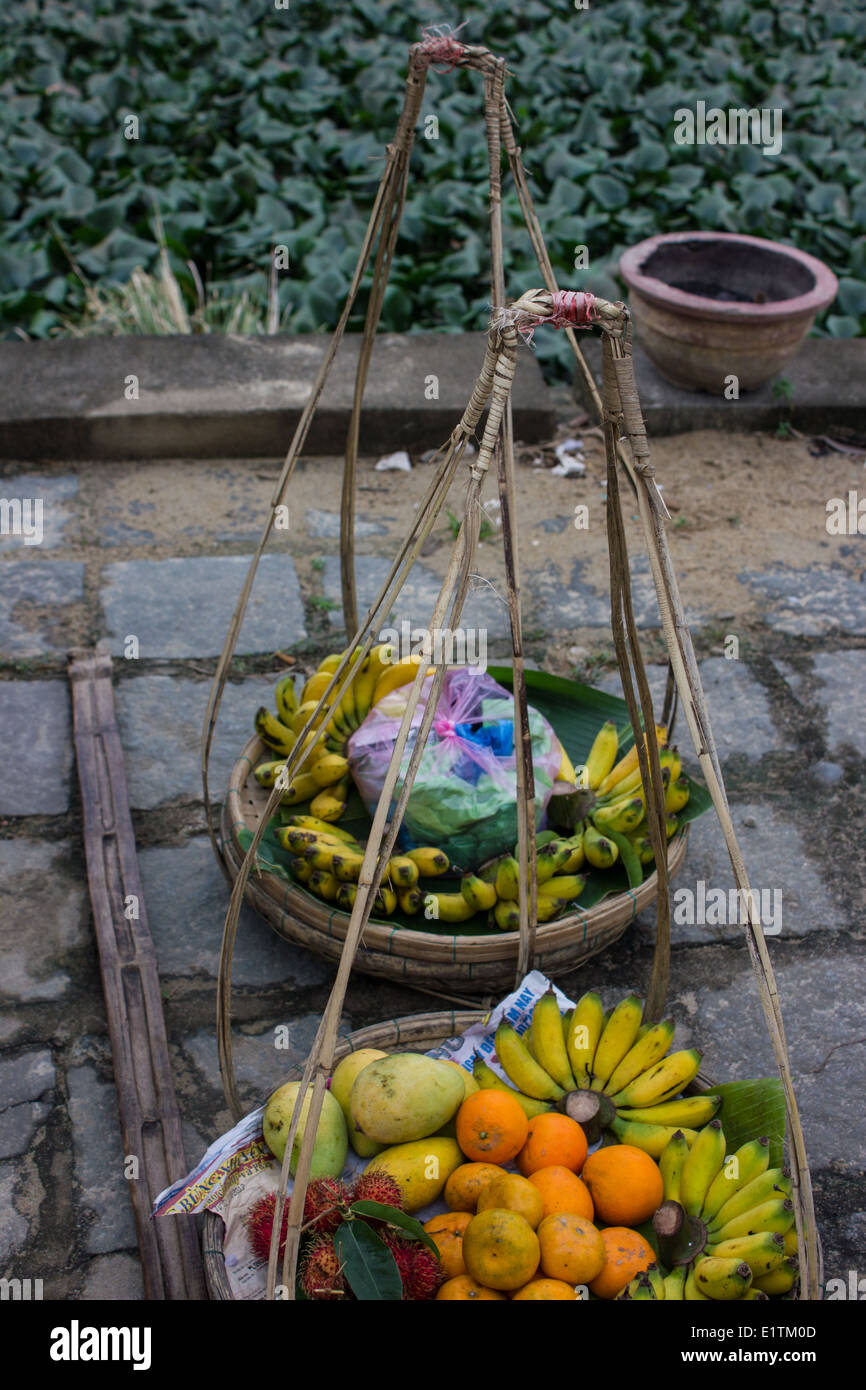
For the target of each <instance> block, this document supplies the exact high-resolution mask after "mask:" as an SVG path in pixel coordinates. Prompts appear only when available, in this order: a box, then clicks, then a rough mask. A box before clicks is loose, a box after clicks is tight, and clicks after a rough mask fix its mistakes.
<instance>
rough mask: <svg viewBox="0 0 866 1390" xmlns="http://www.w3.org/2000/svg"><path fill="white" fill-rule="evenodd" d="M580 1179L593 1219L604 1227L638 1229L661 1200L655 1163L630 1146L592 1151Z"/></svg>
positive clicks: (659, 1181) (661, 1182)
mask: <svg viewBox="0 0 866 1390" xmlns="http://www.w3.org/2000/svg"><path fill="white" fill-rule="evenodd" d="M582 1177H583V1181H584V1182H585V1183H586V1185H587V1187H588V1188H589V1192H590V1196H591V1197H592V1205H593V1206H594V1207H595V1214H596V1217H597V1218H598V1220H599V1221H600V1222H603V1223H604V1224H605V1225H609V1226H639V1225H640V1223H641V1222H642V1221H649V1219H650V1217H651V1216H652V1214H653V1212H654V1211H656V1209H657V1208H658V1207H660V1206H661V1204H662V1202H663V1201H664V1195H665V1190H664V1183H663V1181H662V1175H661V1173H660V1171H659V1166H658V1164H657V1163H656V1162H655V1160H654V1159H652V1158H650V1156H649V1154H646V1153H644V1151H643V1149H636V1148H635V1147H634V1145H633V1144H610V1145H609V1146H608V1147H607V1148H603V1149H596V1151H595V1153H594V1154H590V1156H589V1158H588V1159H587V1160H586V1163H585V1164H584V1165H583V1174H582Z"/></svg>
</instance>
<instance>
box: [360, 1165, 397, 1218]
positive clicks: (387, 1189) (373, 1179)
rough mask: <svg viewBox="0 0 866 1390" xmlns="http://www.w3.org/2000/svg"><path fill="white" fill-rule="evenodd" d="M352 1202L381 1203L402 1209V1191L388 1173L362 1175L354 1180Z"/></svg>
mask: <svg viewBox="0 0 866 1390" xmlns="http://www.w3.org/2000/svg"><path fill="white" fill-rule="evenodd" d="M352 1201H353V1202H382V1203H384V1205H385V1206H388V1207H399V1208H400V1210H402V1208H403V1189H402V1187H401V1186H400V1184H399V1183H398V1182H397V1180H396V1178H392V1177H391V1176H390V1174H388V1173H376V1172H373V1173H362V1174H361V1175H360V1177H358V1178H356V1179H355V1186H354V1188H353V1189H352Z"/></svg>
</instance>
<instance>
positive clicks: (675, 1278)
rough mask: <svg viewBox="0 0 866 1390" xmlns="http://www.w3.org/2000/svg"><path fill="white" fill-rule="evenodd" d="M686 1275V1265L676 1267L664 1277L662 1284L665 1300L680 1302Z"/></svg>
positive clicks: (682, 1296) (683, 1294)
mask: <svg viewBox="0 0 866 1390" xmlns="http://www.w3.org/2000/svg"><path fill="white" fill-rule="evenodd" d="M686 1273H687V1266H686V1265H677V1266H676V1267H675V1268H674V1269H672V1270H671V1272H670V1274H666V1275H665V1280H664V1284H665V1298H666V1299H670V1300H673V1299H679V1300H680V1301H682V1299H683V1298H684V1296H685V1293H684V1291H685V1283H686Z"/></svg>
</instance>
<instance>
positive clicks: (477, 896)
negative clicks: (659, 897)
mask: <svg viewBox="0 0 866 1390" xmlns="http://www.w3.org/2000/svg"><path fill="white" fill-rule="evenodd" d="M391 655H392V652H391V648H390V646H389V645H388V644H386V643H383V644H380V645H379V646H377V647H374V648H373V649H372V651H371V652H370V653H369V655H368V656H367V657H366V658H365V659H364V660H363V661H361V662H360V663H359V664H358V671H357V674H356V675H355V677H354V679H353V680H352V683H351V685H350V687H349V689H348V691H347V692H346V694H345V695H344V696H343V697H342V699H341V700H340V702H339V704H338V705H337V706H336V707H331V706H323V708H322V710H321V711H320V712H319V714H318V716H317V717H316V723H315V725H314V727H313V728H312V729H311V730H310V731H309V732H308V733H307V734H306V735H305V736H304V750H303V756H302V758H301V760H300V762H299V763H298V766H297V768H296V769H295V772H294V774H293V776H292V779H291V781H289V780H288V779H287V778H286V776H285V762H284V760H285V758H286V757H287V756H288V755H289V754H290V753H291V752H292V750H293V749H294V747H295V744H296V742H297V739H298V737H299V735H300V734H301V731H302V730H303V728H304V726H305V724H306V723H307V722H308V720H309V719H310V717H311V716H312V715H313V714H314V713H315V709H316V704H317V702H318V701H319V700H320V699H321V697H322V696H323V695H324V692H325V690H326V689H327V686H328V684H329V682H330V680H331V678H332V675H333V673H334V671H335V670H336V668H337V666H338V665H339V663H340V661H341V660H342V657H343V654H342V653H334V654H332V655H331V656H328V657H326V658H325V660H324V661H323V662H322V663H321V665H320V667H319V669H318V671H317V672H316V673H315V675H313V676H311V677H310V678H309V680H308V681H307V682H306V684H305V685H304V686H303V689H302V691H301V695H300V699H299V698H298V695H297V691H296V688H295V684H294V681H293V679H292V677H291V676H289V675H287V676H284V677H283V678H282V680H280V682H279V683H278V685H277V687H276V691H275V701H276V708H277V713H278V716H279V717H275V716H274V715H273V714H272V713H271V712H270V711H269V710H267V709H266V708H265V707H264V706H263V707H262V708H260V709H259V710H258V712H257V714H256V719H255V727H256V732H257V733H258V735H259V737H260V738H261V740H262V742H263V743H265V744H266V745H267V746H268V747H269V748H270V749H271V750H272V751H273V752H274V753H276V754H278V755H281V756H279V757H277V758H275V759H271V760H268V761H266V762H262V763H260V764H259V765H258V766H257V767H256V768H255V769H254V775H255V778H256V780H257V782H258V783H259V785H260V786H262V787H264V788H268V789H270V788H272V787H273V786H275V785H279V784H280V779H282V782H283V783H284V785H283V786H282V796H281V810H280V813H279V824H275V827H274V829H275V834H276V838H277V839H278V841H279V843H280V845H281V846H282V848H283V849H284V850H286V851H287V852H288V854H289V855H290V859H289V861H288V870H289V872H290V874H291V876H292V877H293V878H294V879H295V880H296V881H297V882H298V883H301V884H303V886H304V887H305V888H307V889H308V891H310V892H311V893H313V894H315V895H316V896H317V897H319V898H321V899H323V901H325V902H329V903H334V904H335V905H336V906H337V907H339V908H340V909H342V910H343V911H347V912H348V911H351V908H352V905H353V903H354V899H355V893H356V887H355V885H356V884H357V882H358V878H359V874H360V870H361V865H362V861H363V856H364V851H365V848H366V845H365V842H364V841H363V840H361V839H358V838H357V837H356V836H354V835H352V834H350V833H349V831H347V830H344V829H342V828H340V827H339V826H337V824H336V822H337V821H338V820H339V819H340V818H341V817H342V816H343V814H344V812H345V810H346V807H347V804H348V800H349V794H350V790H351V785H352V781H351V776H350V767H349V760H348V757H347V751H348V749H347V744H348V739H349V738H350V737H351V735H352V733H353V732H354V731H355V730H356V729H358V728H359V727H360V725H361V724H362V723H363V721H364V719H365V718H366V716H367V714H368V713H369V712H370V710H371V709H374V708H376V707H379V708H381V709H388V708H390V706H389V701H390V702H391V703H392V704H393V702H394V701H395V700H397V703H398V705H400V708H402V704H401V701H400V698H399V692H400V690H401V688H402V687H403V686H405V685H408V684H409V683H410V682H411V681H412V680H413V679H414V677H415V675H416V673H417V670H418V665H419V663H420V662H421V661H422V658H421V657H410V658H408V659H406V660H403V661H392V660H391ZM430 673H432V668H430V670H429V672H428V674H430ZM396 712H397V707H396V706H395V714H396ZM656 737H657V740H658V742H659V745H660V762H661V767H662V777H663V780H664V783H665V806H666V811H667V835H668V838H670V836H671V835H673V834H674V832H675V831H676V829H677V828H678V824H679V822H678V812H680V811H681V810H682V809H683V807H684V806H685V804H686V803H687V801H688V799H689V790H690V789H689V783H688V781H687V779H686V778H684V777H682V775H681V774H682V766H681V763H680V759H679V756H678V754H677V751H676V749H675V748H667V747H665V746H664V744H665V738H666V731H665V730H664V729H663V728H660V727H657V728H656ZM618 748H619V738H618V734H617V730H616V726H615V725H614V724H613V723H612V722H610V721H608V722H606V723H605V724H603V725H602V727H601V728H600V729H599V731H598V734H597V735H596V738H595V740H594V742H593V745H592V749H591V751H590V754H589V757H588V759H587V761H586V764H585V766H584V767H583V768H581V769H580V772H579V773H578V772H576V771H575V769H574V767H573V765H572V763H571V760H570V759H569V757H568V754H567V753H566V752H565V750H564V749H562V748H560V750H559V752H560V753H561V763H560V767H559V772H558V776H557V780H556V783H555V785H554V795H553V796H552V797H551V800H550V803H549V808H548V816H549V820H550V823H551V824H552V825H559V826H566V827H567V833H566V831H564V830H563V831H560V832H558V831H557V830H555V829H548V830H545V831H542V832H540V833H539V834H538V835H537V838H536V849H537V859H536V881H537V889H538V893H537V897H538V909H537V920H538V921H539V922H549V921H551V920H553V919H554V918H556V917H559V916H562V915H564V914H566V913H567V912H568V911H569V910H570V905H571V904H572V903H574V902H575V901H576V900H577V899H578V898H579V897H580V895H581V893H582V892H583V890H584V888H585V885H586V881H587V877H586V873H583V874H582V873H580V872H579V871H580V870H581V869H582V868H585V869H586V870H587V872H591V871H592V870H593V869H596V870H606V869H611V868H612V867H613V866H614V865H615V864H617V863H621V864H622V866H623V868H624V869H625V871H626V874H627V877H628V883H629V886H630V887H632V888H634V887H636V886H637V885H639V884H640V883H641V882H642V881H643V877H644V865H646V864H649V863H651V862H652V860H653V852H652V847H651V845H650V841H649V836H648V827H647V819H646V793H645V790H644V788H643V785H642V782H641V775H640V768H639V766H638V757H637V748H636V746H635V747H633V748H632V749H631V750H630V751H629V752H628V753H626V754H625V756H624V757H623V758H621V759H619V761H617V752H618ZM557 756H558V755H557ZM302 802H309V806H308V808H307V810H306V811H305V812H303V813H301V812H297V813H293V811H292V810H291V808H294V807H296V806H299V805H300V804H301V803H302ZM282 808H285V809H282ZM452 873H453V871H452V869H451V865H450V862H449V857H448V855H447V854H446V853H445V852H444V850H442V849H441V848H440V847H438V846H436V845H427V846H424V845H422V846H418V847H416V848H414V849H411V850H408V851H407V852H406V853H405V854H398V855H394V856H393V857H392V858H391V859H390V860H389V862H388V865H387V867H386V871H385V874H384V875H383V879H382V884H381V887H380V889H379V892H378V893H377V896H376V900H375V903H374V908H373V911H374V914H375V915H378V916H391V915H392V914H393V913H395V912H397V911H399V912H401V913H403V914H405V915H407V916H415V915H419V914H420V915H422V916H423V917H424V919H425V920H427V921H434V922H435V921H441V922H445V923H458V922H459V923H462V922H467V921H469V920H471V919H472V918H474V917H476V915H478V914H486V925H487V926H488V927H491V928H498V929H499V930H500V931H508V932H512V931H517V930H518V929H519V925H520V913H519V908H518V899H519V893H520V880H519V867H518V849H517V846H515V847H514V852H513V853H511V852H507V853H504V854H501V855H498V856H496V857H495V858H493V859H490V860H488V861H487V862H486V863H484V864H480V865H478V866H476V867H475V868H474V869H472V870H471V871H469V872H466V873H463V874H462V875H461V876H460V877H459V880H457V881H455V882H454V883H453V884H451V885H450V886H449V890H448V891H446V890H444V889H443V888H441V887H435V886H433V885H431V884H430V883H429V882H426V883H425V882H423V880H429V879H431V878H436V877H439V876H442V875H448V874H452Z"/></svg>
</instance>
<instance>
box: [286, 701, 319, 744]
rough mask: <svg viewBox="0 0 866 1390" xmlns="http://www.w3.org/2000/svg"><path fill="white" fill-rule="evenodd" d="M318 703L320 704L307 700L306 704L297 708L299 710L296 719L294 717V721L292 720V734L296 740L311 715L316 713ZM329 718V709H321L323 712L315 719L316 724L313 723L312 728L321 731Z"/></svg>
mask: <svg viewBox="0 0 866 1390" xmlns="http://www.w3.org/2000/svg"><path fill="white" fill-rule="evenodd" d="M318 703H319V702H318V700H305V701H304V703H303V704H302V705H298V708H297V710H296V712H295V717H294V719H293V720H292V733H293V734H294V735H295V738H297V737H298V735H299V734H300V732H301V730H302V729H303V728H304V726H305V725H306V723H307V720H308V719H309V718H310V715H311V714H313V713H314V712H315V709H316V706H317V704H318ZM327 717H328V711H327V709H326V708H323V709H321V710H320V711H319V713H318V714H317V715H316V718H315V721H314V723H313V725H312V728H314V729H320V728H321V727H322V724H323V723H324V722H325V720H326V719H327Z"/></svg>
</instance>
